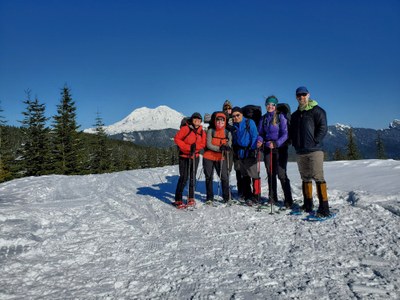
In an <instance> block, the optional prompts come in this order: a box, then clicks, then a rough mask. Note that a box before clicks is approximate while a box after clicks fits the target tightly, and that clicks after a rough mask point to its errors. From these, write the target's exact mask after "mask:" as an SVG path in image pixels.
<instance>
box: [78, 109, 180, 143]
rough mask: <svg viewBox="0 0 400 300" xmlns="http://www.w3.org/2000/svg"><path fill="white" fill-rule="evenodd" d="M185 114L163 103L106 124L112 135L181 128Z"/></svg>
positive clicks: (107, 131)
mask: <svg viewBox="0 0 400 300" xmlns="http://www.w3.org/2000/svg"><path fill="white" fill-rule="evenodd" d="M183 117H184V116H183V114H181V113H180V112H177V111H176V110H173V109H171V108H169V107H168V106H165V105H161V106H158V107H156V108H154V109H152V108H147V107H141V108H138V109H135V110H134V111H133V112H131V113H130V114H129V115H128V116H127V117H125V118H124V119H122V120H121V121H119V122H116V123H114V124H112V125H109V126H104V130H105V132H106V133H107V134H108V135H110V136H113V135H118V134H123V133H131V132H139V131H151V130H164V129H168V128H171V129H176V130H178V129H179V125H180V123H181V120H182V118H183ZM84 132H86V133H94V132H95V131H94V128H89V129H86V130H84Z"/></svg>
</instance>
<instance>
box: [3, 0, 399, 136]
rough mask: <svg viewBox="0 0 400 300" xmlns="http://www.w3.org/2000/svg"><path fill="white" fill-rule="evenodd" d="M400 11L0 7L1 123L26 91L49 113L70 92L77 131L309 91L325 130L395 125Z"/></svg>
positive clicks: (360, 6) (179, 4) (334, 6)
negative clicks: (145, 111) (147, 112)
mask: <svg viewBox="0 0 400 300" xmlns="http://www.w3.org/2000/svg"><path fill="white" fill-rule="evenodd" d="M399 53H400V1H399V0H382V1H370V0H360V1H353V0H347V1H341V0H337V1H294V0H293V1H282V0H281V1H278V0H276V1H267V0H265V1H251V0H245V1H236V0H231V1H218V0H213V1H209V0H202V1H188V0H182V1H177V0H169V1H167V0H165V1H161V0H146V1H133V0H131V1H128V0H110V1H105V0H69V1H61V0H60V1H58V0H52V1H50V0H47V1H44V0H35V1H33V0H31V1H27V0H7V1H6V0H0V101H1V104H0V105H1V108H2V109H3V112H2V115H3V117H5V119H6V120H7V122H8V124H10V125H17V126H18V125H19V123H18V120H22V119H23V117H22V111H24V110H25V106H24V104H23V103H22V101H23V100H24V99H25V90H27V89H30V90H31V93H32V96H33V97H37V98H38V99H39V101H40V102H42V103H45V104H46V115H47V116H49V117H51V116H53V115H54V114H55V113H56V105H57V104H58V103H59V102H60V91H61V88H62V87H63V86H64V84H67V85H68V86H69V87H70V89H71V92H72V97H73V99H74V100H75V102H76V105H77V114H78V116H77V120H78V123H79V124H80V125H81V128H82V129H84V128H88V127H91V126H92V125H93V124H94V123H95V118H96V114H97V112H99V113H100V116H101V117H102V118H103V121H104V123H105V124H106V125H110V124H112V123H115V122H117V121H119V120H121V119H122V118H124V117H125V116H127V115H128V114H129V113H130V112H132V111H133V110H134V109H136V108H139V107H143V106H146V107H150V108H154V107H157V106H158V105H167V106H169V107H171V108H173V109H175V110H177V111H180V112H182V113H183V114H186V115H190V114H191V113H192V112H194V111H198V112H200V113H201V114H204V113H206V112H210V113H211V112H213V111H215V110H219V109H221V106H222V103H223V102H224V100H225V99H230V100H231V101H232V102H233V104H234V105H238V106H243V105H246V104H259V105H262V106H263V110H264V111H265V107H264V98H263V97H264V96H268V95H271V94H275V95H276V96H277V97H278V98H279V100H280V102H287V103H289V104H290V106H291V107H292V110H293V109H295V108H296V107H297V101H296V99H295V97H294V91H295V89H296V88H297V87H298V86H300V85H305V86H307V87H308V88H309V90H310V92H311V97H312V98H313V99H315V100H317V101H318V102H319V104H320V105H321V106H322V107H323V108H324V109H325V110H326V111H327V114H328V123H329V124H330V125H332V124H335V123H342V124H347V125H352V126H354V127H367V128H376V129H379V128H387V127H388V124H389V122H391V121H392V120H394V119H400V55H399Z"/></svg>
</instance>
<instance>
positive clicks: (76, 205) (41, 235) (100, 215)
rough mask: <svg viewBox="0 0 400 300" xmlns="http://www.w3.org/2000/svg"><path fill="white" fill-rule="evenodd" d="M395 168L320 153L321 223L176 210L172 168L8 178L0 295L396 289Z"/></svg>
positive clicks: (300, 293)
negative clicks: (326, 203) (327, 215)
mask: <svg viewBox="0 0 400 300" xmlns="http://www.w3.org/2000/svg"><path fill="white" fill-rule="evenodd" d="M288 174H289V176H290V178H291V180H292V189H293V192H294V195H295V197H296V198H297V199H300V198H301V182H300V179H299V176H298V171H297V166H296V164H295V163H289V167H288ZM198 175H199V176H198V177H199V178H200V179H199V181H198V189H197V190H198V192H197V195H198V198H199V199H200V198H202V199H203V198H204V197H205V188H204V185H205V183H204V176H200V171H199V173H198ZM265 175H266V174H265V169H264V168H262V177H263V192H264V194H267V187H266V180H265V179H264V178H265ZM399 175H400V161H393V160H361V161H351V162H348V161H341V162H327V163H325V176H326V180H327V183H328V188H329V190H328V193H329V198H330V204H331V207H332V208H333V209H336V210H338V214H337V217H336V218H334V219H331V220H328V221H325V222H320V223H311V222H306V221H303V220H302V217H299V216H297V217H296V216H290V215H287V213H280V214H275V215H270V214H269V213H268V211H262V212H256V211H255V209H254V208H250V207H244V206H231V207H209V206H205V205H203V203H202V202H200V203H199V204H198V208H197V209H195V210H194V211H180V210H176V209H175V208H174V207H172V206H171V205H169V204H170V203H171V201H173V196H174V191H175V186H176V182H177V180H178V169H177V166H171V167H165V168H157V169H146V170H135V171H126V172H120V173H113V174H104V175H89V176H69V177H67V176H42V177H30V178H23V179H18V180H13V181H10V182H6V183H3V184H1V185H0V226H1V231H0V276H1V280H0V299H78V298H79V299H94V298H96V299H399V298H400V281H399V280H400V279H399V278H400V260H399V258H400V247H399V246H400V242H399V241H400V222H399V216H400V185H399ZM231 178H232V185H233V186H235V180H234V176H233V173H232V177H231ZM215 189H216V190H217V182H215ZM234 190H235V188H234Z"/></svg>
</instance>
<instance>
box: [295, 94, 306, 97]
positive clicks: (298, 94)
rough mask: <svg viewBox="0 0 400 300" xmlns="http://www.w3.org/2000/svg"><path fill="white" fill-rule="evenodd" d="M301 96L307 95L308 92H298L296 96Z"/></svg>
mask: <svg viewBox="0 0 400 300" xmlns="http://www.w3.org/2000/svg"><path fill="white" fill-rule="evenodd" d="M301 96H303V97H305V96H307V93H300V94H296V97H301Z"/></svg>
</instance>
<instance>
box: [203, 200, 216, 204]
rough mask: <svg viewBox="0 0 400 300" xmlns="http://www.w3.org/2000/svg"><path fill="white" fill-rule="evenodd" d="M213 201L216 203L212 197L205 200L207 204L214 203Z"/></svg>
mask: <svg viewBox="0 0 400 300" xmlns="http://www.w3.org/2000/svg"><path fill="white" fill-rule="evenodd" d="M213 203H214V201H213V200H212V199H208V200H206V202H205V204H207V205H212V204H213Z"/></svg>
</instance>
